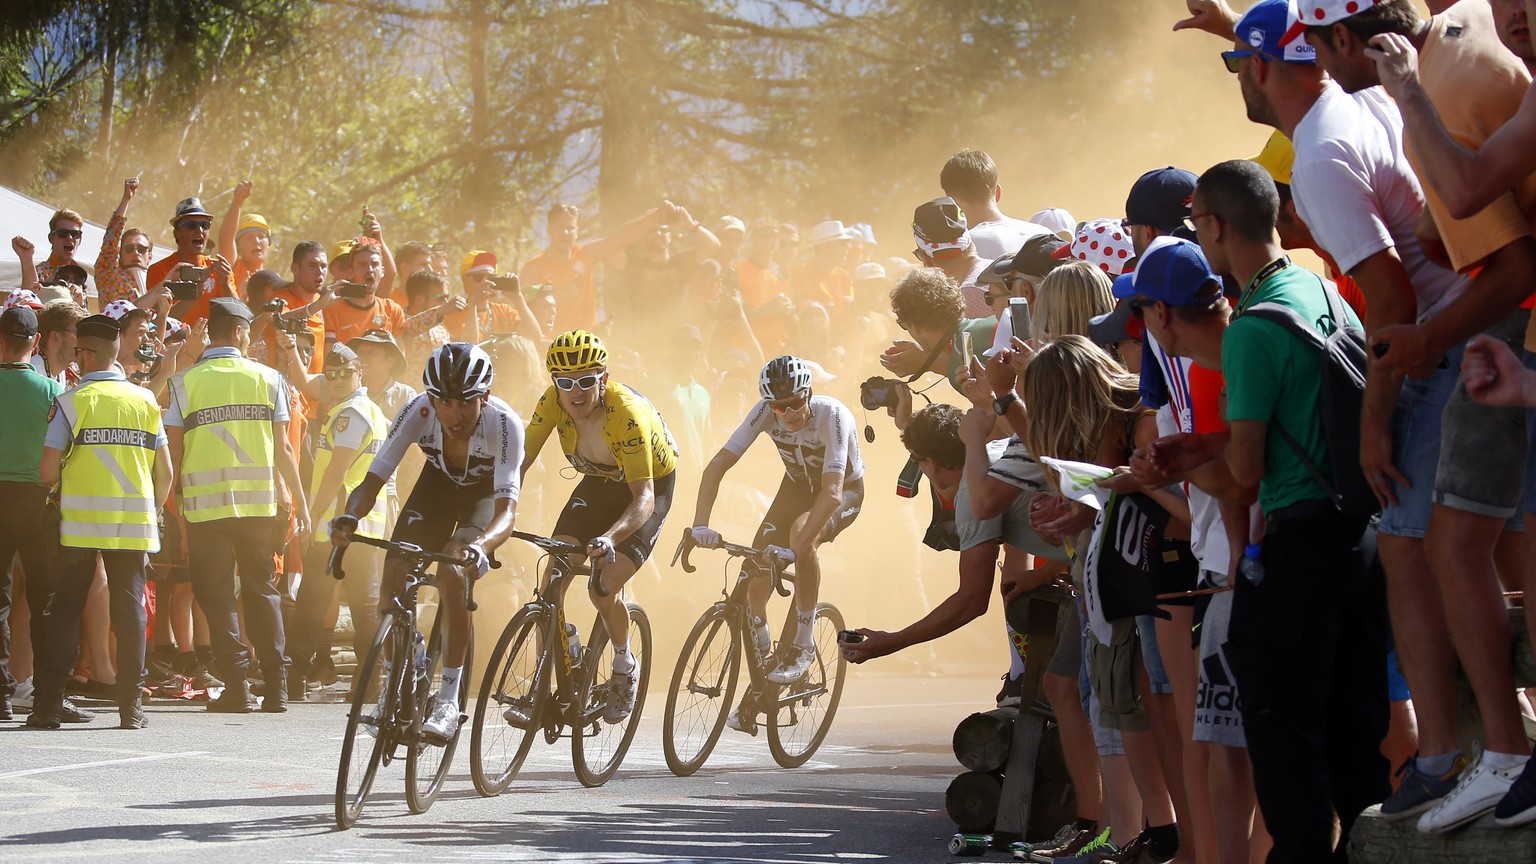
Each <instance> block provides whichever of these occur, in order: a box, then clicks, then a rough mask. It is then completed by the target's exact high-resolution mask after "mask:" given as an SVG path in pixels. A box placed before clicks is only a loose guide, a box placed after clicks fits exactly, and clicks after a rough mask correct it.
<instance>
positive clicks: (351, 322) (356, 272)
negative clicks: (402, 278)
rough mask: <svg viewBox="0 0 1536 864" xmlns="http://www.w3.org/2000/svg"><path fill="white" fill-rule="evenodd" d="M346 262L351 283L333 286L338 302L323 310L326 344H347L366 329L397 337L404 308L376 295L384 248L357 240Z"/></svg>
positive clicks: (381, 271) (401, 324)
mask: <svg viewBox="0 0 1536 864" xmlns="http://www.w3.org/2000/svg"><path fill="white" fill-rule="evenodd" d="M349 263H350V266H351V275H352V281H350V282H338V283H337V284H336V296H337V297H338V298H340V300H339V301H338V302H336V303H332V304H331V305H329V306H327V307H326V309H325V341H326V342H327V343H331V342H347V341H348V340H351V339H354V338H356V337H358V336H361V335H363V334H364V333H367V332H368V331H369V330H385V331H388V332H389V333H390V334H391V335H394V334H398V333H399V332H400V331H401V330H402V329H404V327H405V317H406V316H405V309H403V308H401V306H400V304H399V303H396V302H395V301H393V300H390V299H389V298H387V297H380V296H378V291H379V285H380V283H381V282H382V281H383V279H384V253H383V248H382V247H381V246H380V245H379V243H378V241H376V240H374V239H372V238H370V237H358V238H356V239H354V240H353V241H352V254H351V255H350V256H349Z"/></svg>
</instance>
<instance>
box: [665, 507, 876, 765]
mask: <svg viewBox="0 0 1536 864" xmlns="http://www.w3.org/2000/svg"><path fill="white" fill-rule="evenodd" d="M719 548H720V549H722V550H724V551H725V552H726V553H727V554H729V555H730V556H731V557H733V558H741V559H743V561H744V564H743V566H742V567H741V570H740V573H739V575H738V576H737V578H736V584H735V586H734V587H732V588H731V589H730V591H729V592H726V591H725V590H722V591H721V595H722V596H721V599H720V600H718V601H716V602H715V604H714V605H713V606H710V607H709V608H708V609H706V610H704V614H703V615H700V616H699V620H698V622H697V623H695V624H694V625H693V629H692V630H691V631H689V633H688V638H687V639H685V640H684V641H683V650H682V652H681V653H680V654H679V655H678V658H677V668H676V670H675V671H674V672H673V673H672V684H671V687H670V688H669V689H668V691H667V713H666V715H665V717H664V718H663V720H662V749H663V750H664V752H665V754H666V758H667V767H668V768H670V769H671V770H672V773H673V774H676V775H677V776H679V777H687V776H688V775H690V774H692V773H694V772H695V771H697V770H699V768H701V767H703V765H704V761H705V760H706V759H708V758H709V754H710V753H711V752H712V751H713V750H714V748H715V744H716V743H717V742H718V741H719V740H720V733H721V731H722V730H724V728H725V724H726V720H727V717H728V715H729V713H730V711H731V705H732V701H733V700H734V698H735V695H736V688H737V685H738V682H739V680H740V672H741V667H742V658H743V657H745V658H746V667H747V688H746V693H745V694H744V695H743V696H742V699H741V703H740V704H739V705H737V706H736V713H737V717H738V718H740V721H741V724H742V726H743V729H742V731H745V732H747V733H748V734H751V735H754V736H755V735H757V728H758V727H757V718H758V716H759V715H763V716H764V717H765V722H764V725H766V726H767V728H768V750H769V752H771V753H772V754H773V759H774V761H775V762H777V763H779V764H780V765H781V766H783V767H785V768H795V767H798V766H800V765H803V764H805V761H806V760H807V759H810V758H811V756H812V754H814V753H815V752H816V748H818V747H820V746H821V742H822V741H823V740H824V739H825V738H826V737H827V730H828V729H829V728H831V726H832V718H833V716H834V715H836V714H837V704H838V702H839V701H840V700H841V699H842V696H843V676H844V673H845V672H846V671H847V661H846V660H845V659H844V658H843V655H842V652H841V651H840V650H839V649H838V647H837V634H838V631H840V630H842V629H843V615H842V613H841V612H839V611H838V610H837V607H835V606H833V605H832V604H831V603H818V604H816V619H815V623H814V625H813V627H814V630H813V634H814V642H815V646H816V661H815V662H814V663H812V664H811V666H810V668H809V669H808V670H806V673H805V675H804V676H803V677H801V679H800V680H799V681H796V682H794V683H792V684H785V685H778V684H774V683H772V682H770V681H769V680H768V673H769V672H771V671H773V668H774V666H775V665H777V663H778V660H779V657H778V656H776V654H775V652H773V651H769V652H767V653H760V652H759V651H758V650H757V648H756V647H755V646H754V644H753V640H752V635H751V629H750V627H749V626H748V622H749V620H750V617H751V609H750V608H749V607H748V605H747V586H748V584H750V582H751V581H752V580H753V579H771V580H772V582H773V588H774V590H775V591H777V592H778V594H779V596H781V597H788V596H789V595H790V591H789V589H788V588H787V587H785V585H784V583H785V582H786V581H789V582H793V581H794V574H792V573H786V572H784V568H785V566H786V565H784V564H783V563H782V562H780V561H779V560H778V559H777V558H774V557H772V556H769V555H768V554H767V553H766V552H765V551H764V550H762V549H755V548H753V547H751V546H742V545H739V544H736V543H722V544H721V545H720V547H719ZM693 549H694V543H693V538H692V537H691V536H690V535H689V534H688V533H686V532H685V533H684V534H683V542H682V543H681V544H680V545H679V546H678V547H677V552H676V553H674V554H673V556H672V563H673V565H676V564H677V563H678V559H679V558H681V559H682V565H683V570H684V571H685V572H688V573H693V572H695V571H696V570H697V569H698V568H696V567H694V566H693V564H692V563H691V562H690V561H689V560H688V558H689V554H690V553H691V552H692V551H693ZM794 626H795V625H794V609H793V608H791V609H790V611H789V618H788V621H787V622H786V624H785V630H784V632H785V633H788V632H791V629H790V628H793V627H794ZM779 648H780V650H781V651H786V650H788V649H790V648H791V646H790V645H789V644H788V640H787V639H784V640H781V641H780V643H779Z"/></svg>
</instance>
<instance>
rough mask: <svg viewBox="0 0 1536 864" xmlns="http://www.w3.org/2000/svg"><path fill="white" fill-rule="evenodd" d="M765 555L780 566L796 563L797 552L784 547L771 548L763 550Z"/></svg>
mask: <svg viewBox="0 0 1536 864" xmlns="http://www.w3.org/2000/svg"><path fill="white" fill-rule="evenodd" d="M763 554H764V555H766V556H768V558H769V559H770V560H774V561H778V562H779V563H780V564H793V563H795V550H793V549H786V548H784V547H783V546H769V547H768V548H766V549H764V550H763Z"/></svg>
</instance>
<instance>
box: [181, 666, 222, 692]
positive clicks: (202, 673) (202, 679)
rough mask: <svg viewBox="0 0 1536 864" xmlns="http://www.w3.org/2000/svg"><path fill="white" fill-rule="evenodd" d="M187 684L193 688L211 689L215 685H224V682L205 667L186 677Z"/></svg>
mask: <svg viewBox="0 0 1536 864" xmlns="http://www.w3.org/2000/svg"><path fill="white" fill-rule="evenodd" d="M187 684H188V686H190V687H191V688H192V689H193V690H212V689H214V688H215V687H223V686H224V682H223V681H220V680H219V679H217V678H215V677H213V676H212V675H210V674H209V673H208V670H207V669H198V670H197V674H196V675H193V676H192V677H191V678H190V679H188V681H187Z"/></svg>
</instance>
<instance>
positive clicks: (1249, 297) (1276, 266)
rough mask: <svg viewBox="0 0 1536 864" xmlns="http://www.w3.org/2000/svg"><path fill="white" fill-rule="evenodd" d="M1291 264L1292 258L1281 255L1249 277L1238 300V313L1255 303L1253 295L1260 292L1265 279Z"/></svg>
mask: <svg viewBox="0 0 1536 864" xmlns="http://www.w3.org/2000/svg"><path fill="white" fill-rule="evenodd" d="M1289 266H1291V259H1290V258H1288V257H1286V256H1284V255H1281V256H1280V257H1279V258H1276V259H1275V260H1273V261H1271V262H1269V263H1268V264H1265V265H1264V266H1263V267H1262V268H1260V270H1259V272H1257V273H1255V274H1253V278H1252V279H1249V280H1248V285H1247V286H1246V287H1244V288H1243V296H1242V297H1241V298H1240V299H1239V300H1238V302H1237V314H1239V315H1241V314H1243V310H1244V309H1247V308H1248V306H1249V305H1250V304H1252V303H1253V295H1254V294H1257V293H1258V290H1259V286H1260V285H1263V284H1264V282H1265V280H1267V279H1269V277H1271V276H1273V275H1275V274H1276V273H1279V272H1280V271H1281V270H1284V269H1285V268H1287V267H1289Z"/></svg>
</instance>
